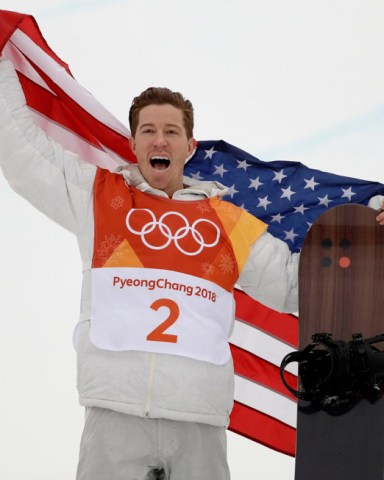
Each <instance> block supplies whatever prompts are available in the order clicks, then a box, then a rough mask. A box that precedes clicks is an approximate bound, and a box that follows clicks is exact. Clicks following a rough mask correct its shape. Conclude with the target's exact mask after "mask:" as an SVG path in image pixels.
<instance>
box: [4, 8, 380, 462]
mask: <svg viewBox="0 0 384 480" xmlns="http://www.w3.org/2000/svg"><path fill="white" fill-rule="evenodd" d="M0 52H1V54H2V56H3V58H7V59H10V60H11V61H12V62H13V64H14V66H15V68H16V70H17V72H18V75H19V79H20V82H21V84H22V88H23V91H24V93H25V96H26V99H27V104H28V106H29V107H30V109H31V112H32V113H33V115H34V117H35V119H36V122H37V124H38V125H39V126H40V127H41V128H42V129H44V130H45V131H46V133H47V134H48V135H49V136H50V137H52V138H53V139H54V140H56V141H58V142H60V143H61V144H62V145H63V146H64V147H65V148H67V149H69V150H71V151H73V152H76V153H78V154H79V155H80V156H81V157H82V158H83V159H86V160H87V161H89V162H90V163H93V164H95V165H97V166H100V167H103V168H108V169H110V170H114V169H115V168H116V167H117V166H119V165H123V164H125V162H127V161H128V162H134V161H135V158H134V155H133V154H132V152H131V150H130V148H129V141H128V139H129V136H130V132H129V131H128V129H127V128H126V127H125V126H124V125H123V124H121V123H120V122H119V121H118V120H117V119H116V118H114V117H113V115H111V113H110V112H108V111H107V110H106V109H105V108H104V107H103V106H102V105H101V104H100V103H99V102H97V100H96V99H95V98H94V97H93V96H92V95H91V94H90V93H89V92H87V91H86V90H85V89H84V88H83V87H81V85H79V83H78V82H76V80H75V79H74V78H73V76H72V74H71V72H70V70H69V67H68V65H67V64H66V63H65V62H63V61H62V60H61V59H60V58H59V57H58V56H57V55H56V54H55V53H54V52H53V51H52V50H51V49H50V47H49V46H48V44H47V42H46V41H45V39H44V37H43V35H42V34H41V32H40V30H39V27H38V25H37V23H36V21H35V20H34V18H33V17H32V16H30V15H24V14H21V13H16V12H10V11H5V10H0ZM133 93H135V94H136V93H137V92H133ZM132 96H133V95H132ZM185 173H186V175H189V176H191V177H193V178H195V179H201V180H218V181H220V182H221V183H223V184H225V185H227V186H228V188H229V190H228V195H227V197H226V199H227V200H228V201H230V202H233V203H235V204H236V205H239V206H241V207H242V208H244V209H246V210H248V211H249V212H250V213H252V214H254V215H255V216H257V217H258V218H260V219H261V220H263V221H265V222H266V223H268V225H269V231H270V232H271V233H272V234H273V235H275V236H277V237H279V238H281V239H282V240H284V241H285V242H287V244H288V245H289V247H290V249H291V250H292V251H299V250H300V246H301V243H302V241H303V238H304V236H305V234H306V232H307V230H308V228H309V227H310V225H311V223H313V221H314V220H315V219H316V218H317V216H318V215H320V214H321V213H322V212H323V211H324V210H325V209H327V208H329V207H332V206H336V205H338V204H340V203H348V202H354V203H367V201H368V200H369V198H370V197H371V196H373V195H375V194H378V193H381V194H383V193H384V186H383V185H381V184H378V183H374V182H367V181H363V180H357V179H352V178H345V177H341V176H337V175H332V174H329V173H326V172H320V171H318V170H312V169H309V168H307V167H305V166H304V165H302V164H300V163H297V162H287V161H276V162H262V161H260V160H258V159H257V158H255V157H253V156H251V155H250V154H248V153H246V152H244V151H242V150H240V149H238V148H236V147H234V146H232V145H229V144H228V143H226V142H224V141H221V140H220V141H200V142H199V143H198V148H197V150H196V152H195V154H194V156H193V157H192V159H191V160H189V162H188V164H187V165H186V169H185ZM235 299H236V304H237V308H236V322H235V328H234V332H233V335H232V337H231V339H230V343H231V350H232V355H233V358H234V364H235V406H234V409H233V411H232V414H231V423H230V427H229V428H230V430H232V431H234V432H237V433H239V434H241V435H243V436H246V437H248V438H250V439H252V440H254V441H257V442H259V443H262V444H264V445H267V446H269V447H271V448H273V449H275V450H278V451H280V452H283V453H286V454H288V455H294V454H295V436H296V435H295V433H296V431H295V429H296V402H295V400H294V399H293V398H292V397H291V396H290V394H289V392H287V390H286V389H285V388H284V386H283V384H282V382H281V380H280V376H279V366H280V363H281V360H282V358H283V357H284V355H285V354H286V353H288V352H289V351H291V350H292V349H294V348H296V347H297V343H298V339H297V337H298V321H297V317H296V316H294V315H287V314H281V313H279V312H276V311H273V310H271V309H268V308H266V307H265V306H263V305H261V304H260V303H258V302H256V301H255V300H253V299H251V298H250V297H248V296H247V295H246V294H244V293H243V292H241V291H240V290H238V291H235ZM288 377H289V378H290V381H291V382H292V383H293V384H295V382H296V375H295V372H294V371H292V370H291V371H290V373H289V374H288Z"/></svg>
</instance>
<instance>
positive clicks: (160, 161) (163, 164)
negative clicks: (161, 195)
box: [149, 157, 171, 170]
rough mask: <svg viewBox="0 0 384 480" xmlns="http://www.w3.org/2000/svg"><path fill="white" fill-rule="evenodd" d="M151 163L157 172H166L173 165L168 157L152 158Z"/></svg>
mask: <svg viewBox="0 0 384 480" xmlns="http://www.w3.org/2000/svg"><path fill="white" fill-rule="evenodd" d="M149 162H150V164H151V166H152V167H153V168H155V169H156V170H165V169H166V168H168V167H169V165H170V164H171V161H170V160H169V158H167V157H152V158H151V159H150V161H149Z"/></svg>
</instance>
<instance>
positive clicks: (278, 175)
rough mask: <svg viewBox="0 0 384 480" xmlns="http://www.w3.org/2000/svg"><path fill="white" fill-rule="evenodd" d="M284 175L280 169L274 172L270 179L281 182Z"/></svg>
mask: <svg viewBox="0 0 384 480" xmlns="http://www.w3.org/2000/svg"><path fill="white" fill-rule="evenodd" d="M286 176H287V175H284V169H283V170H280V171H279V172H275V176H274V177H273V178H272V181H276V182H279V183H281V182H282V180H283V179H284V178H285V177H286Z"/></svg>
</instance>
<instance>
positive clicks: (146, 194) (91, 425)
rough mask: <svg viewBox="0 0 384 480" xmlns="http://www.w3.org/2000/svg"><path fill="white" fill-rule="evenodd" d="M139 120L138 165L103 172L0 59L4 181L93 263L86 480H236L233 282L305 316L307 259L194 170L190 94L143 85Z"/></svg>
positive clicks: (84, 327)
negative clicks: (300, 297) (72, 237)
mask: <svg viewBox="0 0 384 480" xmlns="http://www.w3.org/2000/svg"><path fill="white" fill-rule="evenodd" d="M130 127H131V131H132V139H131V147H132V149H133V151H134V153H135V154H136V156H137V161H138V164H137V165H127V167H124V168H120V169H119V170H118V171H117V172H115V173H111V172H108V171H105V170H102V169H97V168H96V167H94V166H92V165H90V164H88V163H85V162H84V161H83V159H80V158H79V157H78V156H76V155H74V154H73V153H71V152H68V151H65V150H63V148H62V147H61V146H60V145H58V144H56V143H54V142H53V141H52V140H50V139H49V138H48V137H47V136H46V135H45V134H44V133H43V132H42V131H41V130H40V129H39V128H37V127H36V125H35V124H34V122H33V119H32V117H31V116H30V114H29V111H28V109H27V108H26V107H25V99H24V96H23V93H22V91H21V89H20V86H19V83H18V80H17V77H16V75H15V72H14V70H13V67H12V65H11V64H10V63H9V62H5V61H3V62H0V162H1V165H2V169H3V172H4V175H5V176H6V178H7V179H8V180H9V182H10V184H11V185H12V187H13V188H14V189H15V190H16V191H17V192H18V193H20V194H21V195H23V196H24V197H25V198H26V199H27V200H28V201H30V202H31V203H33V204H34V205H35V206H36V207H37V208H38V209H40V210H41V211H43V212H44V213H45V214H47V215H48V216H49V217H50V218H52V219H53V220H55V221H56V222H58V223H60V224H61V225H63V226H64V227H66V228H67V229H69V230H70V231H72V232H73V233H75V234H76V236H77V239H78V242H79V247H80V251H81V255H82V259H83V264H84V280H83V293H82V305H81V315H80V321H79V323H78V325H77V328H76V332H75V345H76V349H77V356H78V390H79V397H80V403H81V404H82V405H83V406H85V407H86V421H85V427H84V432H83V436H82V442H81V449H80V460H79V466H78V474H77V479H78V480H106V479H108V480H120V479H124V480H133V479H137V480H144V479H156V478H166V479H173V480H179V479H188V480H203V479H204V480H206V479H218V480H219V479H220V480H225V479H229V477H230V475H229V469H228V465H227V461H226V436H225V429H226V427H227V425H228V420H229V413H230V411H231V408H232V403H233V366H232V360H231V357H230V351H229V347H228V337H229V336H230V334H231V329H232V325H233V299H232V289H233V286H234V284H235V283H238V284H239V285H240V286H241V287H242V288H243V289H244V290H245V291H246V292H247V293H249V294H250V295H252V296H253V297H255V298H257V299H258V300H260V301H262V302H263V303H264V304H267V305H269V306H271V307H273V308H275V309H277V310H281V311H296V310H297V261H298V256H297V255H295V254H293V255H291V254H290V252H289V250H288V248H287V246H286V245H285V243H284V242H281V241H279V240H277V239H275V238H273V237H272V236H271V235H270V234H268V233H267V232H266V225H264V224H263V223H262V222H260V221H258V220H257V219H255V218H254V217H252V216H251V215H249V214H248V213H247V212H245V211H243V210H241V209H239V208H237V207H235V206H233V205H231V204H229V203H227V202H224V201H223V200H221V198H222V196H223V195H225V193H226V188H225V187H223V186H222V185H221V184H219V183H215V182H196V181H194V180H191V179H188V178H185V177H183V167H184V163H185V161H186V159H187V158H188V157H189V156H190V155H191V154H192V152H193V149H194V145H195V141H194V139H193V109H192V105H191V103H190V102H189V101H187V100H185V99H184V98H183V97H182V95H180V94H178V93H174V92H171V91H169V90H167V89H154V88H151V89H148V90H146V91H145V92H143V93H142V94H141V95H140V96H138V97H136V98H135V99H134V101H133V104H132V107H131V110H130ZM378 221H380V223H384V214H383V213H381V214H379V215H378Z"/></svg>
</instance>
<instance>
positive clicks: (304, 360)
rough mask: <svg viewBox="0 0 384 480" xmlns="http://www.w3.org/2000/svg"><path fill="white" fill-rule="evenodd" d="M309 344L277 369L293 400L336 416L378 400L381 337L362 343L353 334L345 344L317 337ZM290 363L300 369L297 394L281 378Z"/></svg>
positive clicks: (382, 374)
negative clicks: (294, 363) (363, 401)
mask: <svg viewBox="0 0 384 480" xmlns="http://www.w3.org/2000/svg"><path fill="white" fill-rule="evenodd" d="M312 340H313V341H312V342H311V343H310V344H309V345H307V346H306V347H305V348H304V349H303V350H299V351H295V352H291V353H289V354H288V355H286V356H285V357H284V359H283V361H282V363H281V366H280V376H281V379H282V382H283V383H284V385H285V387H286V388H287V389H288V390H289V391H290V392H291V393H292V394H293V395H294V396H295V397H297V398H299V399H301V400H306V401H308V402H310V403H311V404H312V405H313V406H317V407H320V408H323V409H324V410H327V411H329V413H333V414H338V413H343V411H345V410H349V409H350V408H352V407H353V406H354V405H355V404H356V403H357V402H358V401H360V400H361V399H362V398H366V399H368V400H370V401H375V400H377V399H378V398H379V397H380V396H381V390H382V387H383V386H384V351H381V350H379V348H378V347H377V346H375V345H376V344H378V343H380V342H384V334H381V335H377V336H375V337H372V338H368V339H364V337H363V336H362V334H360V333H356V334H353V335H352V340H350V341H349V342H344V341H340V340H338V341H335V340H333V339H332V335H331V334H329V333H316V334H314V335H312ZM293 362H297V363H298V366H299V379H300V389H299V390H296V389H294V388H293V387H292V386H291V385H289V384H288V382H287V381H286V378H285V375H284V373H285V369H286V367H287V366H288V365H289V364H290V363H293Z"/></svg>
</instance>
